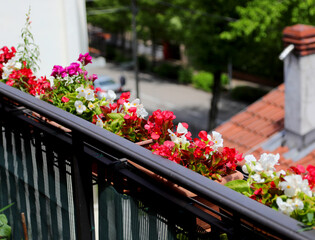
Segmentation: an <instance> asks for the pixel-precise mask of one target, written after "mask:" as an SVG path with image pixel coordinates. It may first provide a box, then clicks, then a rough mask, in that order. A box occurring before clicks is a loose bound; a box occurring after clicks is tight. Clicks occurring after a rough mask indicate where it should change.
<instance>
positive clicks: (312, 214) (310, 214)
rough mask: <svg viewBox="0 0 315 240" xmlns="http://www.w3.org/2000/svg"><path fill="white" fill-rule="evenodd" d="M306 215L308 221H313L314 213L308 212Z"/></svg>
mask: <svg viewBox="0 0 315 240" xmlns="http://www.w3.org/2000/svg"><path fill="white" fill-rule="evenodd" d="M306 216H307V220H308V222H312V221H313V219H314V213H312V212H309V213H308V214H307V215H306Z"/></svg>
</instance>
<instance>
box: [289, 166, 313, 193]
mask: <svg viewBox="0 0 315 240" xmlns="http://www.w3.org/2000/svg"><path fill="white" fill-rule="evenodd" d="M289 170H290V171H292V172H293V173H295V174H299V175H301V176H302V177H303V179H307V180H308V184H309V186H310V188H311V189H313V188H314V187H315V166H313V165H308V166H307V167H306V170H305V168H304V167H303V166H301V165H297V166H296V167H294V166H292V167H290V169H289Z"/></svg>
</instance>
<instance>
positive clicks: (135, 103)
mask: <svg viewBox="0 0 315 240" xmlns="http://www.w3.org/2000/svg"><path fill="white" fill-rule="evenodd" d="M124 107H125V109H126V110H127V111H128V109H129V108H131V107H135V108H137V110H136V114H137V116H138V117H140V118H145V117H146V116H148V115H149V114H148V112H147V111H146V110H145V108H144V107H143V105H142V104H140V99H139V98H136V99H135V100H133V101H132V102H125V103H124Z"/></svg>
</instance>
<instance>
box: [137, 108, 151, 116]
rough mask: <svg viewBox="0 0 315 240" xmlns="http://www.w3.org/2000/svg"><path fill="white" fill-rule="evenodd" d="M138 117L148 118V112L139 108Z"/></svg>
mask: <svg viewBox="0 0 315 240" xmlns="http://www.w3.org/2000/svg"><path fill="white" fill-rule="evenodd" d="M137 115H138V117H140V118H145V117H146V116H148V115H149V114H148V112H147V111H146V110H145V108H144V107H139V108H137Z"/></svg>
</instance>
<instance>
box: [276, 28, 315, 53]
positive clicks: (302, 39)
mask: <svg viewBox="0 0 315 240" xmlns="http://www.w3.org/2000/svg"><path fill="white" fill-rule="evenodd" d="M282 40H283V42H284V45H285V47H286V46H288V45H290V44H294V53H295V54H296V55H299V56H306V55H310V54H313V53H315V27H314V26H309V25H303V24H296V25H293V26H289V27H286V28H284V30H283V39H282Z"/></svg>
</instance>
